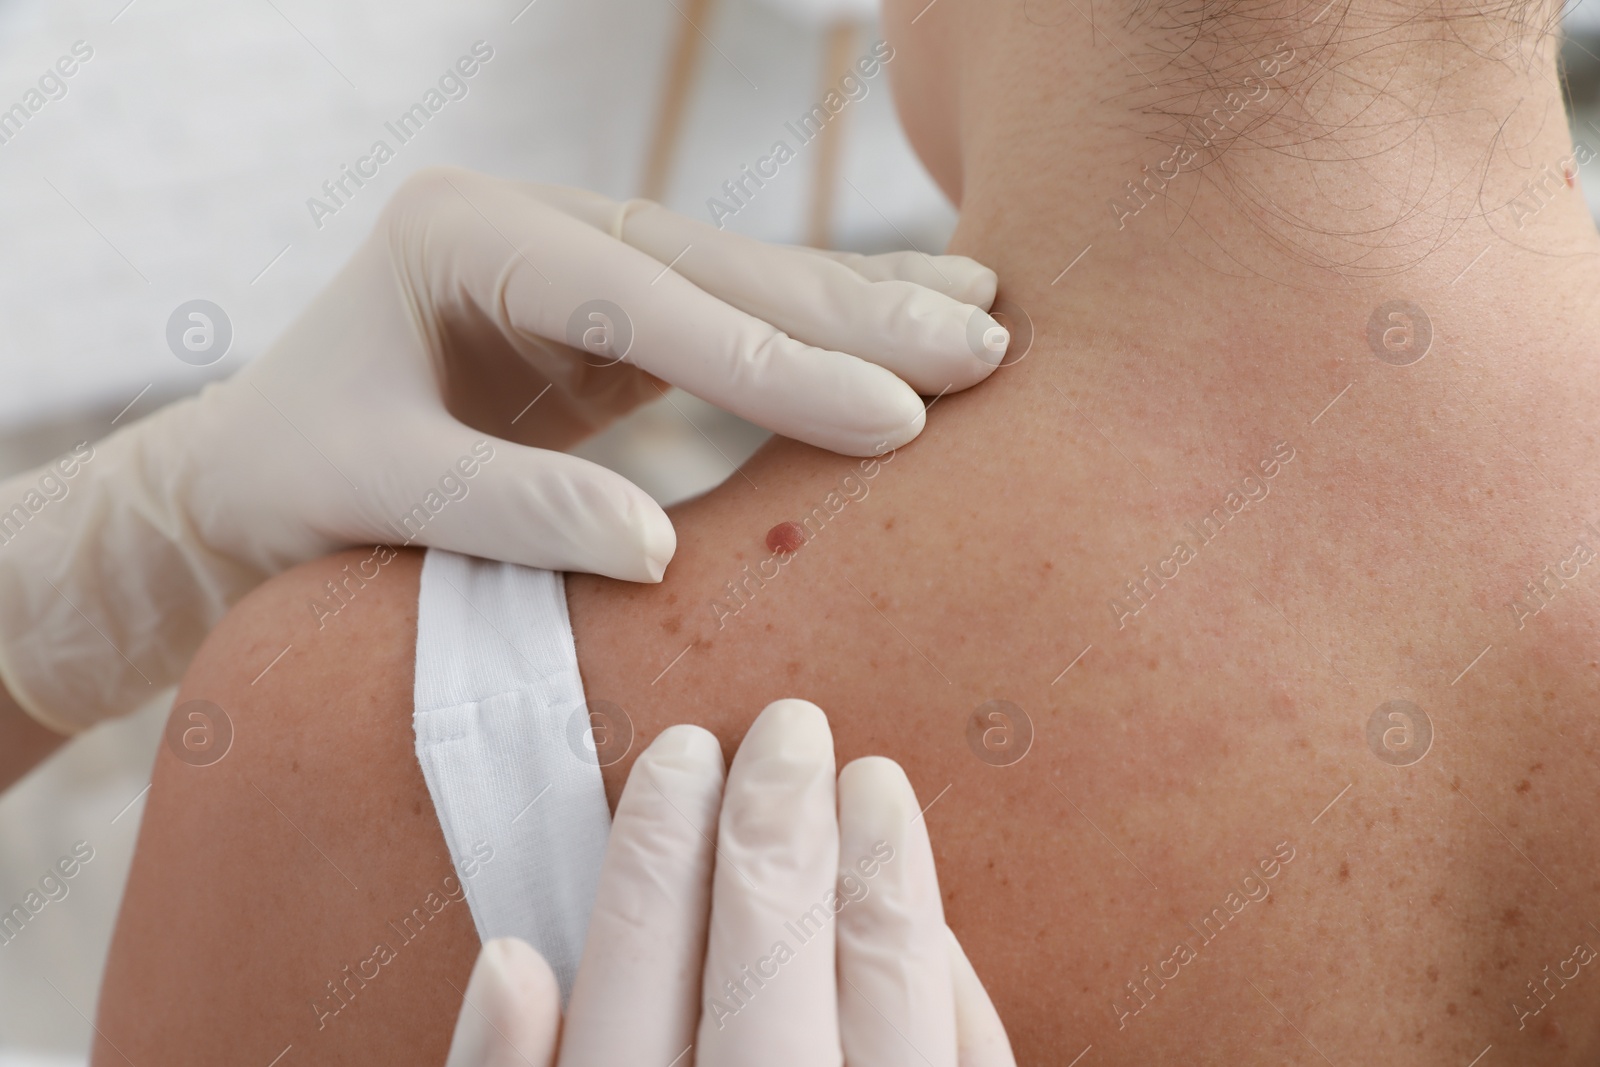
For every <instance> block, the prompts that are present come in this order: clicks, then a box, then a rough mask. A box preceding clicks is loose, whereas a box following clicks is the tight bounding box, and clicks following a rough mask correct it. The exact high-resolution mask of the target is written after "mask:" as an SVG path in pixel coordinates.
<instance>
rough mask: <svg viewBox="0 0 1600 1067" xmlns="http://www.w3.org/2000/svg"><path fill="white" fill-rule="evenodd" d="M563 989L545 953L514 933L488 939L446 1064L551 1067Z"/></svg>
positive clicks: (454, 1066) (474, 970) (469, 985)
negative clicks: (551, 969) (540, 953)
mask: <svg viewBox="0 0 1600 1067" xmlns="http://www.w3.org/2000/svg"><path fill="white" fill-rule="evenodd" d="M560 1032H561V990H560V988H559V987H558V986H557V985H556V976H555V975H554V974H552V973H551V972H550V965H549V964H548V963H546V962H545V960H544V957H543V956H541V955H539V953H538V952H536V951H534V949H533V946H531V945H529V944H528V943H527V942H526V941H523V940H521V939H519V938H515V937H503V938H498V939H496V940H493V941H486V942H484V944H483V947H482V948H481V949H479V950H478V962H477V963H475V964H473V965H472V978H471V980H470V981H468V982H467V994H466V999H465V1001H464V1002H463V1003H462V1005H461V1014H460V1015H459V1016H457V1018H456V1030H455V1036H454V1037H453V1038H451V1041H450V1057H449V1059H447V1060H446V1061H445V1067H550V1065H551V1064H553V1063H555V1055H556V1039H557V1037H558V1036H559V1035H560Z"/></svg>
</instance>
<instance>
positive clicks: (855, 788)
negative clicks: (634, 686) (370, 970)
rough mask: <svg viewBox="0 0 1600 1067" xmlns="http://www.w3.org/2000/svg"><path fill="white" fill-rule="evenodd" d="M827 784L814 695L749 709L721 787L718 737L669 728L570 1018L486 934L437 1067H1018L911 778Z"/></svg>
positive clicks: (880, 775)
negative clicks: (947, 890)
mask: <svg viewBox="0 0 1600 1067" xmlns="http://www.w3.org/2000/svg"><path fill="white" fill-rule="evenodd" d="M837 796H838V800H837V805H838V806H837V815H836V814H835V790H834V765H833V738H832V735H831V734H830V733H829V731H828V723H827V719H826V717H825V716H824V715H823V714H822V711H821V710H820V709H819V708H817V707H816V706H815V705H814V704H808V703H806V702H805V701H803V700H780V701H777V702H776V703H774V704H771V705H769V706H768V707H767V709H766V710H765V711H763V712H762V713H761V716H760V717H759V718H758V719H757V720H756V722H755V724H754V725H753V726H751V728H750V732H749V733H748V734H747V735H746V736H745V739H744V742H743V743H742V744H741V745H740V746H739V752H738V755H737V756H735V757H734V761H733V768H732V770H731V771H730V772H729V775H728V783H727V792H726V795H724V794H723V788H722V756H721V750H720V749H719V748H718V746H717V743H716V741H715V739H713V738H712V737H711V735H710V734H708V733H706V732H705V731H704V730H701V729H699V728H698V727H693V726H675V727H672V728H671V729H669V730H666V731H664V732H663V733H662V734H661V736H660V737H659V738H657V739H656V742H655V743H654V744H652V745H651V746H650V748H649V749H648V750H646V751H645V753H644V754H643V755H641V756H640V757H639V761H638V763H637V764H635V766H634V768H633V772H632V773H631V774H630V775H629V776H628V784H627V786H626V787H625V788H624V790H623V794H622V799H621V801H620V803H619V804H618V805H617V815H616V820H615V822H614V824H613V826H612V831H611V841H610V845H609V847H608V849H607V852H606V858H605V862H604V865H603V867H602V869H601V876H600V888H599V891H598V894H597V898H596V901H595V908H594V913H593V915H592V917H591V918H590V920H589V934H588V940H587V942H586V943H585V946H584V953H583V962H582V965H581V966H580V968H579V971H578V977H577V981H576V983H575V985H574V987H573V990H572V1000H571V1004H570V1005H569V1007H568V1010H567V1017H566V1021H565V1024H563V1023H562V1020H561V1014H560V995H559V992H558V991H557V988H556V982H555V978H554V976H553V975H552V974H551V973H550V969H549V967H548V966H547V965H546V964H545V962H544V960H543V958H541V957H540V956H539V954H538V953H537V952H535V951H534V950H533V949H532V948H531V947H529V946H528V945H527V943H525V942H523V941H519V940H517V939H514V938H506V939H501V940H495V941H490V942H488V943H487V944H485V945H484V946H483V949H482V951H481V953H480V955H479V957H478V963H477V965H476V966H475V967H474V968H473V971H472V980H471V982H470V983H469V984H468V986H467V993H466V1003H465V1004H464V1005H463V1006H462V1009H461V1015H460V1017H459V1019H458V1021H457V1023H456V1032H455V1038H454V1041H453V1042H452V1044H451V1048H450V1058H449V1061H448V1063H447V1067H527V1065H531V1067H554V1065H556V1064H557V1063H559V1065H560V1067H611V1065H614V1064H661V1065H671V1067H749V1065H751V1064H761V1065H762V1067H837V1065H838V1064H840V1063H844V1064H848V1065H849V1067H1014V1064H1015V1061H1014V1060H1013V1058H1012V1055H1011V1046H1010V1043H1009V1042H1008V1041H1007V1039H1006V1035H1005V1029H1004V1028H1003V1027H1002V1026H1001V1024H1000V1019H999V1017H998V1016H997V1015H996V1014H995V1011H994V1007H993V1005H992V1004H991V1003H990V1002H989V997H988V994H986V993H985V992H984V989H983V986H982V984H981V983H980V982H979V981H978V978H977V975H976V974H974V973H973V970H972V967H971V965H970V964H969V963H968V962H967V958H966V956H965V954H964V953H963V952H962V951H961V946H960V945H959V944H957V942H956V940H955V937H954V936H953V935H952V934H951V933H950V931H949V929H948V928H947V927H946V926H945V924H944V912H943V908H942V906H941V904H940V897H939V884H938V879H937V877H936V875H935V873H934V866H933V852H932V850H931V848H930V847H929V844H928V833H927V828H926V826H927V824H926V823H925V822H924V821H923V820H921V819H919V818H917V814H918V810H919V809H918V807H917V800H916V796H915V795H914V794H913V793H912V790H911V784H910V783H909V782H908V781H907V780H906V776H905V774H904V772H902V771H901V770H900V768H899V766H898V765H897V764H895V763H893V762H892V761H890V760H886V759H879V758H868V759H861V760H856V761H855V762H854V763H851V764H850V765H849V766H848V767H846V768H845V769H844V773H843V774H841V775H840V776H839V779H838V794H837ZM719 805H720V812H719ZM713 865H714V866H715V872H714V873H713ZM708 927H709V937H708Z"/></svg>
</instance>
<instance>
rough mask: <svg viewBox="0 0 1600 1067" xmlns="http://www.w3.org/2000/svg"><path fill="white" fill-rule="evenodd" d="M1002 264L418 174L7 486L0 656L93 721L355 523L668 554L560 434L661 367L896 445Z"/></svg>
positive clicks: (645, 383) (614, 412) (996, 330)
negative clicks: (195, 381) (189, 392)
mask: <svg viewBox="0 0 1600 1067" xmlns="http://www.w3.org/2000/svg"><path fill="white" fill-rule="evenodd" d="M995 286H996V279H995V275H994V272H993V271H991V270H989V269H988V268H986V267H983V266H981V265H979V264H978V263H975V262H973V261H972V260H970V259H966V258H964V257H959V256H938V257H928V256H924V255H921V254H918V253H891V254H887V255H882V256H857V255H844V254H840V255H835V254H830V253H822V252H817V251H813V250H809V249H800V248H788V247H779V246H772V245H766V244H763V243H761V242H758V241H755V240H752V239H750V238H747V237H743V236H740V235H737V234H734V233H728V232H724V231H721V230H718V229H717V228H715V227H714V226H711V225H709V224H707V223H703V222H698V221H695V220H691V219H689V218H686V217H684V216H682V215H678V214H675V213H673V212H671V211H668V210H667V209H665V208H662V207H660V206H659V205H657V204H653V203H650V202H647V201H638V200H635V201H629V202H626V203H617V202H614V201H611V200H608V199H606V198H605V197H602V196H599V195H596V194H593V193H588V192H585V191H582V190H577V189H567V188H561V187H556V186H540V185H529V184H523V183H518V182H510V181H502V180H499V179H495V178H490V177H487V176H484V175H480V174H475V173H471V172H468V171H463V170H454V169H444V168H438V169H431V170H427V171H424V172H421V173H419V174H418V175H416V176H414V177H413V178H411V179H410V180H408V181H407V182H406V184H405V185H404V186H403V187H402V189H401V190H400V191H399V192H398V193H397V194H396V195H395V197H394V198H393V200H392V201H391V202H390V204H389V205H388V206H387V207H386V209H385V211H384V214H383V216H382V218H381V221H380V223H379V225H378V226H377V228H376V229H375V231H374V232H373V234H372V235H371V236H370V237H369V238H368V240H367V241H366V242H365V244H363V246H362V247H361V248H360V249H359V250H358V251H357V253H356V254H355V256H354V257H353V258H352V260H351V261H350V262H349V263H348V264H347V265H346V266H345V267H344V269H343V270H342V271H341V273H340V274H339V275H338V277H337V278H336V279H335V280H334V281H333V282H332V283H331V284H330V285H329V286H328V288H327V289H326V290H324V291H323V293H322V294H321V295H320V296H319V297H318V298H317V299H316V300H315V301H314V302H313V303H312V304H311V305H310V307H309V308H308V309H307V310H306V311H305V312H304V313H303V314H302V315H301V317H300V318H299V319H298V320H297V321H296V322H295V324H294V325H293V326H292V327H291V328H290V329H289V330H288V331H287V333H285V334H284V336H283V337H281V338H280V339H279V340H278V341H277V342H276V343H275V344H274V345H273V346H272V347H271V348H270V349H269V350H268V351H267V352H266V353H265V354H264V355H262V356H261V357H259V358H258V359H256V360H254V361H253V362H251V363H250V364H248V365H247V366H246V367H245V368H244V369H243V370H241V371H240V372H239V373H238V374H236V375H235V376H234V377H232V378H231V379H229V380H228V381H225V382H222V383H219V384H214V385H211V386H208V387H207V388H206V389H205V390H204V391H202V392H201V393H200V394H199V395H198V396H196V397H193V398H190V399H187V400H183V401H180V402H178V403H175V404H172V405H170V406H169V407H167V408H164V409H162V410H160V411H158V412H156V413H155V414H153V415H151V416H150V417H148V418H145V419H143V420H141V421H139V422H137V423H135V424H132V425H130V426H127V427H125V428H124V429H122V430H121V431H119V432H118V433H116V434H114V435H112V436H111V437H109V438H107V439H106V440H104V441H101V442H96V443H95V444H94V445H92V446H87V445H85V446H82V447H80V449H79V450H78V452H77V453H75V454H74V455H73V456H69V457H66V458H65V459H64V460H63V461H59V462H58V464H57V465H52V466H51V467H46V468H41V469H40V470H37V471H33V472H30V473H28V474H25V475H22V476H20V477H18V478H15V479H12V480H10V481H8V482H6V483H4V484H0V683H3V684H4V686H5V688H7V689H9V690H10V691H11V693H12V694H13V695H14V696H15V697H16V699H17V702H18V703H19V704H21V705H22V707H23V708H24V709H25V710H27V711H28V712H30V713H31V714H32V715H33V716H34V717H35V718H36V719H38V720H40V721H41V722H43V723H45V724H46V725H49V726H52V727H54V728H55V729H57V730H60V731H63V732H70V731H73V730H76V729H81V728H84V727H86V726H89V725H92V724H93V723H95V722H97V721H99V720H100V719H103V718H106V717H109V716H111V715H113V714H117V713H120V712H123V711H127V710H130V709H131V708H133V707H136V706H137V705H138V704H139V703H141V702H142V701H143V700H145V699H147V698H148V697H150V696H153V695H154V694H155V693H156V692H157V691H158V690H159V689H160V688H161V687H162V686H164V685H167V684H169V683H171V682H172V681H174V680H176V678H177V676H178V675H179V674H180V673H181V672H182V669H183V667H184V666H185V665H186V664H187V662H188V660H189V658H190V656H191V655H192V654H193V652H194V650H195V649H196V648H197V647H198V645H199V642H200V640H201V638H202V637H203V636H204V635H205V633H206V632H207V631H208V630H209V629H210V628H211V626H212V625H214V624H215V623H216V622H217V620H218V619H219V618H220V617H221V615H222V613H223V612H224V611H225V610H226V609H227V608H228V607H229V606H230V605H231V604H233V603H234V602H236V601H237V600H238V599H239V598H240V597H242V596H243V595H244V594H245V593H246V592H248V591H249V590H250V588H252V587H253V586H254V585H256V584H258V583H259V582H261V581H263V580H264V579H266V578H267V577H269V576H271V575H272V574H275V573H277V572H279V571H282V570H285V569H287V568H288V567H290V566H293V565H295V564H297V563H301V562H304V561H306V560H309V559H312V558H315V557H317V556H320V555H324V554H326V553H328V552H331V551H334V550H336V549H339V548H343V547H346V546H349V545H353V544H363V543H366V544H376V545H384V546H393V545H399V544H418V545H428V546H432V547H438V548H446V549H451V550H453V551H457V552H463V553H467V554H470V555H476V556H482V557H486V558H490V559H498V560H505V561H508V562H513V563H521V564H527V565H529V566H537V567H547V568H551V569H556V570H573V571H587V572H592V573H598V574H605V575H609V576H611V577H614V578H622V579H628V580H632V581H641V582H648V581H659V580H660V578H661V575H662V572H663V569H664V568H665V567H666V565H667V562H668V561H669V560H670V559H671V558H672V554H673V550H674V548H675V547H676V539H675V535H674V533H673V529H672V525H671V523H670V522H669V521H668V519H667V517H666V515H665V513H664V512H663V511H662V510H661V509H660V508H659V507H658V506H657V505H656V503H655V502H654V501H653V500H651V499H650V497H649V496H648V495H646V494H645V493H644V492H643V491H642V490H640V489H639V488H637V487H636V486H634V485H632V484H631V483H629V482H628V481H627V480H626V479H624V478H622V477H620V476H619V475H617V474H614V473H612V472H610V471H608V470H606V469H604V468H602V467H599V466H597V465H595V464H593V463H589V462H587V461H585V460H582V459H578V458H576V457H574V456H570V455H567V454H564V453H563V452H561V451H560V450H561V449H564V448H567V447H569V446H570V445H572V444H574V443H575V442H577V441H578V440H580V439H582V438H584V437H586V436H588V435H590V434H591V433H593V432H595V431H597V430H599V429H600V428H602V427H603V426H605V425H606V424H607V423H608V422H610V421H612V420H613V419H615V418H616V417H618V416H619V415H621V414H623V413H625V412H626V411H628V410H630V409H631V408H633V407H636V406H637V405H638V404H640V403H642V402H644V401H646V400H650V399H654V398H656V397H657V396H659V395H661V394H662V391H663V383H665V384H669V385H675V386H679V387H681V388H683V389H685V390H687V391H688V392H691V393H693V394H695V395H697V396H699V397H702V398H704V399H705V400H708V401H710V402H712V403H714V404H717V405H719V406H721V407H723V408H725V409H727V410H729V411H732V412H734V413H735V414H738V415H741V416H743V417H744V418H746V419H749V420H751V421H752V422H755V423H758V424H760V425H761V426H763V427H766V428H767V429H770V430H773V431H775V432H777V433H779V434H783V435H785V436H789V437H793V438H797V439H799V440H801V441H805V442H808V443H810V444H813V445H817V446H819V447H822V448H827V449H831V450H833V451H836V452H843V453H846V454H850V455H863V456H865V455H871V454H873V453H877V452H883V451H887V450H888V449H892V448H895V447H897V446H899V445H902V444H904V443H906V442H907V441H909V440H910V439H911V438H913V437H915V436H916V435H917V433H918V432H919V431H920V430H921V428H922V425H923V404H922V402H921V400H920V399H919V397H918V394H919V393H923V394H930V395H931V394H935V393H941V392H944V391H946V390H959V389H964V388H966V387H968V386H971V385H974V384H976V383H977V382H979V381H981V380H983V378H984V377H986V376H987V375H988V374H989V373H991V372H992V371H993V370H994V368H995V366H997V365H998V363H999V361H1000V359H1001V357H1002V355H1003V354H1004V350H1005V347H1006V344H1007V340H1008V335H1007V334H1006V332H1005V330H1004V329H1003V328H1002V327H1000V326H999V325H998V324H997V323H996V322H995V320H994V319H992V318H991V317H990V316H989V315H988V314H987V313H986V309H987V308H988V307H989V306H990V304H991V302H992V301H993V299H994V295H995ZM469 495H470V500H469V499H467V497H468V496H469ZM379 562H381V561H379ZM374 566H376V564H374ZM368 577H370V575H368Z"/></svg>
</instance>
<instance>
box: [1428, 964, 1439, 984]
mask: <svg viewBox="0 0 1600 1067" xmlns="http://www.w3.org/2000/svg"><path fill="white" fill-rule="evenodd" d="M1438 980H1439V968H1437V967H1435V966H1434V965H1433V964H1431V963H1430V964H1428V981H1430V982H1437V981H1438Z"/></svg>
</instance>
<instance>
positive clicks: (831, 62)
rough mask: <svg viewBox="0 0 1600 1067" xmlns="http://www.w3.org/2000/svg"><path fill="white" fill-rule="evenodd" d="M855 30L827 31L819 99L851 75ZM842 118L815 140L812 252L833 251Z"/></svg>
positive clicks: (847, 26)
mask: <svg viewBox="0 0 1600 1067" xmlns="http://www.w3.org/2000/svg"><path fill="white" fill-rule="evenodd" d="M857 29H858V27H857V26H856V24H855V23H854V22H848V21H846V22H836V23H834V24H833V25H832V26H830V27H828V30H827V39H826V42H825V43H824V45H823V56H824V58H823V72H822V87H821V90H820V96H824V97H825V96H827V94H828V93H830V92H836V91H837V90H838V86H839V81H840V79H841V78H843V77H844V76H845V75H846V74H849V73H850V72H851V66H850V64H851V61H852V59H853V58H854V55H855V47H856V36H857ZM819 98H820V97H819ZM847 110H848V109H847ZM844 116H845V113H844V112H843V111H841V112H840V113H839V114H838V115H835V116H834V118H833V121H831V122H829V123H828V124H827V125H826V126H824V127H823V128H822V132H821V134H820V135H819V136H818V137H817V166H816V170H815V171H814V172H813V173H812V176H811V210H810V213H809V215H808V217H807V220H806V244H808V245H811V246H812V247H813V248H831V247H833V244H832V242H833V213H834V205H835V194H836V193H837V191H838V185H839V160H840V157H841V155H842V153H843V150H844V131H843V130H842V129H841V127H842V126H843V125H844Z"/></svg>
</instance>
